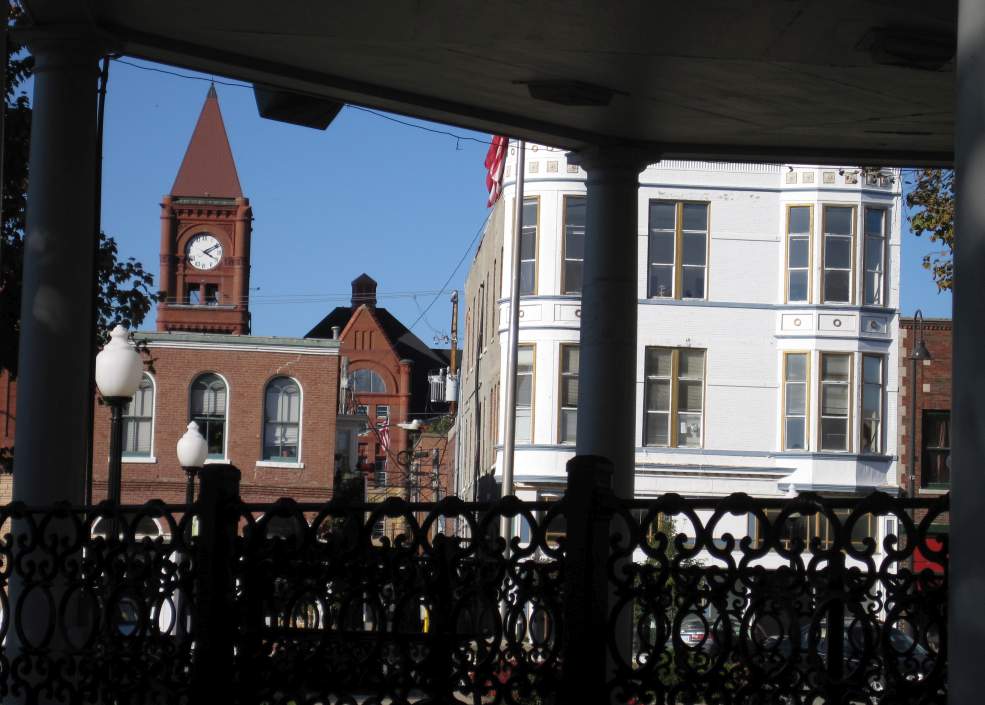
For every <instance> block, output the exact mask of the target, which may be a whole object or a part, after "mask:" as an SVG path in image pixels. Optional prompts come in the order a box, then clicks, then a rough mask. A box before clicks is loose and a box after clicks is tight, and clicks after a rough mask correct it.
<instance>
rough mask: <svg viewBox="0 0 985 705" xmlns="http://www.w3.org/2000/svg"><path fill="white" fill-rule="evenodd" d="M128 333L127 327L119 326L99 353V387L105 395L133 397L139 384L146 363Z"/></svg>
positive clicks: (97, 360)
mask: <svg viewBox="0 0 985 705" xmlns="http://www.w3.org/2000/svg"><path fill="white" fill-rule="evenodd" d="M127 335H128V331H127V329H126V328H124V327H123V326H116V328H114V329H113V330H112V332H111V333H110V334H109V342H108V343H106V345H105V346H104V347H103V349H102V350H100V351H99V354H98V355H96V386H97V387H99V393H100V394H102V395H103V396H104V397H124V398H132V397H133V395H134V394H136V393H137V388H138V387H139V386H140V380H141V377H142V376H143V374H144V363H143V361H141V359H140V355H139V354H137V349H136V348H135V347H134V346H133V344H132V343H130V341H129V340H127Z"/></svg>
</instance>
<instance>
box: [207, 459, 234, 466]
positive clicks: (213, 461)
mask: <svg viewBox="0 0 985 705" xmlns="http://www.w3.org/2000/svg"><path fill="white" fill-rule="evenodd" d="M205 464H206V465H229V458H206V459H205Z"/></svg>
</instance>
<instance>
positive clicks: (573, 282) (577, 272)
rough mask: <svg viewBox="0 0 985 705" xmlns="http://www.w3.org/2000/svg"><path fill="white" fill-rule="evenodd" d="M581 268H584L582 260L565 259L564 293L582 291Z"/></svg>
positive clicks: (578, 292)
mask: <svg viewBox="0 0 985 705" xmlns="http://www.w3.org/2000/svg"><path fill="white" fill-rule="evenodd" d="M581 270H582V263H581V261H580V260H576V261H571V260H566V261H565V263H564V293H565V294H580V293H581Z"/></svg>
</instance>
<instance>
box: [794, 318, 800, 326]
mask: <svg viewBox="0 0 985 705" xmlns="http://www.w3.org/2000/svg"><path fill="white" fill-rule="evenodd" d="M793 324H794V325H795V326H797V327H798V328H800V319H799V318H795V319H793Z"/></svg>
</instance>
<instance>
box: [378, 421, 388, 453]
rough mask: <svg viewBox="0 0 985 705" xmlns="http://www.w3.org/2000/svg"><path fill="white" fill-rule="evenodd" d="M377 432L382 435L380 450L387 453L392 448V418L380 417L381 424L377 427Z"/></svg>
mask: <svg viewBox="0 0 985 705" xmlns="http://www.w3.org/2000/svg"><path fill="white" fill-rule="evenodd" d="M376 433H377V435H379V437H380V450H382V451H383V454H384V455H386V453H387V452H388V451H389V449H390V419H388V418H382V419H380V421H379V425H378V426H377V427H376Z"/></svg>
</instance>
